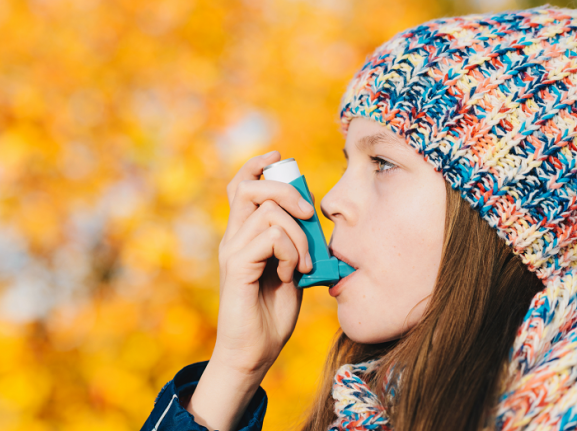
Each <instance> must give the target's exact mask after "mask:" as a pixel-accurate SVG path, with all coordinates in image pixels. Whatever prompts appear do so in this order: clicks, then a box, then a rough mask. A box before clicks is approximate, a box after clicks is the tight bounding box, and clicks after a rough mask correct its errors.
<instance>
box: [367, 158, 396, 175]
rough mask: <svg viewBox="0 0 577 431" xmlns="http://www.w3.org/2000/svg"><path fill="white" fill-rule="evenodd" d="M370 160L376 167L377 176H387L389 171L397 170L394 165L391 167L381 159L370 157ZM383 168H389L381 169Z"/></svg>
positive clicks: (390, 164)
mask: <svg viewBox="0 0 577 431" xmlns="http://www.w3.org/2000/svg"><path fill="white" fill-rule="evenodd" d="M371 160H372V161H373V163H374V164H376V165H377V170H376V171H375V172H376V173H377V175H380V174H388V173H389V172H390V171H392V170H395V169H397V168H398V167H397V166H396V165H393V164H392V163H391V162H388V161H386V160H385V159H381V158H380V157H371ZM383 166H389V168H387V169H381V167H383Z"/></svg>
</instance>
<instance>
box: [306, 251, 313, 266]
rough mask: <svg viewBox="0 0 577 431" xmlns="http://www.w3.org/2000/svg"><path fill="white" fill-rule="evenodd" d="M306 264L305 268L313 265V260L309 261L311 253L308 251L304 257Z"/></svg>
mask: <svg viewBox="0 0 577 431" xmlns="http://www.w3.org/2000/svg"><path fill="white" fill-rule="evenodd" d="M305 260H306V264H307V268H312V267H313V262H312V261H311V255H310V253H307V257H306V259H305Z"/></svg>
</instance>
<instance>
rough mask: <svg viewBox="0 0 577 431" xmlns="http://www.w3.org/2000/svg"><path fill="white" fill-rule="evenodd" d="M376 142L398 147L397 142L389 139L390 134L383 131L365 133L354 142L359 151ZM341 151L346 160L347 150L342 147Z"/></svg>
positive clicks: (370, 147) (369, 147) (366, 149)
mask: <svg viewBox="0 0 577 431" xmlns="http://www.w3.org/2000/svg"><path fill="white" fill-rule="evenodd" d="M377 144H385V145H387V146H390V147H397V148H398V147H399V144H398V142H397V141H395V140H394V139H391V137H390V136H388V135H386V134H385V133H383V132H379V133H375V134H374V135H367V136H363V137H362V138H361V139H359V140H358V141H357V143H356V147H357V148H358V149H359V151H369V150H370V149H372V148H373V147H374V146H375V145H377ZM343 153H344V154H345V158H346V159H347V160H348V159H349V155H348V154H347V150H345V149H344V148H343Z"/></svg>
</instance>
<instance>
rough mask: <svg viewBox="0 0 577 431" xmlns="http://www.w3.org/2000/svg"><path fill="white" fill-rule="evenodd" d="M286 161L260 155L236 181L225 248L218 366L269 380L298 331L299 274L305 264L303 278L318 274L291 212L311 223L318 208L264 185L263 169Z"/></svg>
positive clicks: (286, 187)
mask: <svg viewBox="0 0 577 431" xmlns="http://www.w3.org/2000/svg"><path fill="white" fill-rule="evenodd" d="M279 160H280V153H279V152H278V151H274V152H273V153H272V154H269V155H267V156H257V157H254V158H252V159H250V160H249V161H248V162H247V163H245V165H244V166H243V167H242V168H241V169H240V170H239V171H238V173H237V174H236V176H235V177H234V178H233V179H232V181H231V182H230V183H229V185H228V186H227V194H228V200H229V204H230V207H231V211H230V216H229V220H228V225H227V228H226V231H225V234H224V236H223V238H222V241H221V242H220V246H219V266H220V305H219V311H218V328H217V339H216V345H215V349H214V353H213V356H212V358H211V361H213V362H214V361H218V362H219V363H221V364H222V365H226V366H227V367H229V368H230V367H232V368H234V369H235V370H237V371H240V372H241V373H247V374H251V373H259V374H262V376H263V377H264V374H266V372H267V371H268V369H269V368H270V367H271V366H272V364H273V363H274V361H275V360H276V358H277V357H278V355H279V354H280V351H281V350H282V348H283V347H284V345H285V344H286V342H287V341H288V340H289V338H290V336H291V335H292V333H293V331H294V328H295V326H296V321H297V318H298V314H299V311H300V307H301V303H302V294H303V292H302V289H299V288H297V287H296V284H295V282H294V280H293V272H294V270H295V268H296V267H297V266H298V271H299V272H301V273H307V272H310V270H311V269H312V263H311V262H310V256H308V261H307V255H308V242H307V238H306V235H305V233H304V231H303V230H302V228H301V227H300V226H299V225H298V224H297V222H296V221H295V220H294V219H293V218H292V217H291V216H290V215H289V213H290V214H292V215H293V216H294V217H297V218H300V219H305V220H306V219H309V218H310V217H312V216H313V214H314V209H313V207H312V206H310V205H308V208H307V206H305V207H304V209H303V207H301V206H299V202H300V201H301V199H302V197H301V195H300V193H299V192H298V190H297V189H296V188H295V187H293V186H292V185H290V184H285V183H282V182H279V181H260V180H259V178H260V176H261V174H262V169H263V167H265V166H266V165H269V164H271V163H274V162H277V161H279ZM313 199H314V198H313ZM302 201H303V202H304V203H305V204H306V201H305V200H304V199H302ZM313 202H314V201H313ZM287 211H288V212H287Z"/></svg>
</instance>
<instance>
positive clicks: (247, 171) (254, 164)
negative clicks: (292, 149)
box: [226, 150, 280, 205]
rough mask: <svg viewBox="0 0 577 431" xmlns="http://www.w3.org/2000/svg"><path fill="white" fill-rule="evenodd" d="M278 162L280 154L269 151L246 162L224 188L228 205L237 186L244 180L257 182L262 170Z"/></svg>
mask: <svg viewBox="0 0 577 431" xmlns="http://www.w3.org/2000/svg"><path fill="white" fill-rule="evenodd" d="M279 160H280V153H279V152H278V151H276V150H275V151H271V152H270V153H267V154H263V155H261V156H256V157H253V158H252V159H250V160H249V161H248V162H246V163H245V164H244V165H243V166H242V168H240V169H239V171H238V172H237V173H236V175H235V176H234V177H233V179H232V180H231V181H230V183H228V186H226V194H227V195H228V203H229V205H232V201H233V200H234V197H235V195H236V190H237V188H238V185H239V184H240V183H241V182H242V181H246V180H258V179H260V176H261V175H262V169H263V168H264V167H265V166H267V165H270V164H271V163H275V162H278V161H279Z"/></svg>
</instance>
